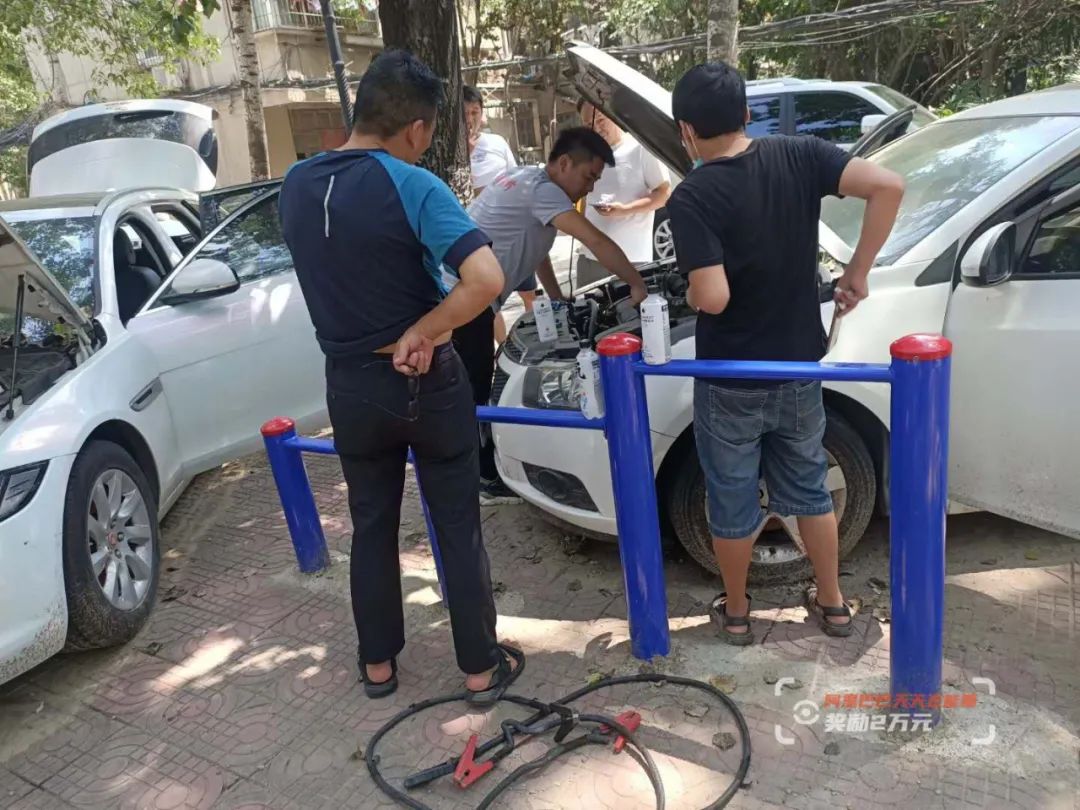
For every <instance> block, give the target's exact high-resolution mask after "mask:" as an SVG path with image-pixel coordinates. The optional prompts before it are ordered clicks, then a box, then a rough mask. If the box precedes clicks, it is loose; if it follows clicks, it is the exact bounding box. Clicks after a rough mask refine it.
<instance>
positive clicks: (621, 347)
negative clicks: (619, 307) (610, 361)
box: [596, 332, 641, 357]
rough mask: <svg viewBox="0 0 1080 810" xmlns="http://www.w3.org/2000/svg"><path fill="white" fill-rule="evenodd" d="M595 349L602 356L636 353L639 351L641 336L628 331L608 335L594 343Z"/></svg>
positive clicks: (623, 355)
mask: <svg viewBox="0 0 1080 810" xmlns="http://www.w3.org/2000/svg"><path fill="white" fill-rule="evenodd" d="M596 351H597V352H598V353H599V354H602V355H604V357H625V356H626V355H628V354H637V353H638V352H640V351H641V338H639V337H635V336H634V335H631V334H630V333H629V332H619V333H617V334H614V335H608V336H607V337H606V338H604V339H603V340H601V341H600V342H599V343H598V344H596Z"/></svg>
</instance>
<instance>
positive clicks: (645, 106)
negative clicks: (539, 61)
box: [568, 45, 690, 177]
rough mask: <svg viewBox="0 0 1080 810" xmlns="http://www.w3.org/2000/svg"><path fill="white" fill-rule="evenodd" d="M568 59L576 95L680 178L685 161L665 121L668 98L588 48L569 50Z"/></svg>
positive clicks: (671, 126) (679, 140) (678, 140)
mask: <svg viewBox="0 0 1080 810" xmlns="http://www.w3.org/2000/svg"><path fill="white" fill-rule="evenodd" d="M568 55H569V57H570V71H569V78H570V80H571V81H572V82H573V83H574V87H575V88H576V89H577V91H578V92H579V93H580V94H581V96H582V97H583V98H584V99H586V100H587V101H589V102H590V103H592V104H593V105H594V106H595V107H597V109H599V110H600V111H601V112H603V113H604V115H606V116H607V117H608V118H610V119H611V120H612V121H614V122H615V123H617V124H618V125H619V126H620V127H622V128H623V129H624V130H626V131H627V132H629V133H631V134H632V135H633V136H634V137H635V138H637V139H638V141H640V142H641V144H642V146H644V147H645V148H646V149H648V150H649V151H650V152H652V153H653V154H654V155H656V157H658V158H659V159H660V160H662V161H664V163H666V164H667V165H668V167H669V168H670V169H671V170H672V171H673V172H675V173H676V174H678V175H679V176H681V177H685V176H686V173H687V172H688V171H690V158H689V156H688V155H687V154H686V150H685V149H684V148H683V145H682V136H681V135H680V134H679V128H678V127H677V126H676V125H675V121H674V120H673V119H672V117H671V93H669V92H668V91H667V90H665V89H664V88H663V87H661V86H660V85H659V84H657V83H656V82H654V81H653V80H652V79H649V78H647V77H646V76H643V75H641V74H640V73H638V72H637V71H636V70H634V69H633V68H632V67H630V66H629V65H626V64H623V63H622V62H620V61H619V60H618V59H616V58H615V57H614V56H610V55H609V54H606V53H604V52H603V51H601V50H598V49H596V48H593V47H592V46H590V45H573V46H571V47H570V48H569V49H568Z"/></svg>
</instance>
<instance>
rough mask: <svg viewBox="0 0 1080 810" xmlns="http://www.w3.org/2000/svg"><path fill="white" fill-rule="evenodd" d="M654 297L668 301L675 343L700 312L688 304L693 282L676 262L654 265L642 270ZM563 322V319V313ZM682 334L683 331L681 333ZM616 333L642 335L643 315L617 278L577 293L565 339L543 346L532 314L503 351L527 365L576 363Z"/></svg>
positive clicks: (524, 318) (569, 310)
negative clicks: (584, 345) (585, 350)
mask: <svg viewBox="0 0 1080 810" xmlns="http://www.w3.org/2000/svg"><path fill="white" fill-rule="evenodd" d="M639 270H640V272H641V276H642V278H644V279H645V283H646V285H647V286H648V288H649V292H650V293H659V294H660V295H662V296H664V298H665V300H667V302H668V317H669V318H670V321H671V329H672V333H673V334H672V339H673V340H675V331H676V328H677V327H680V326H683V324H691V323H693V322H695V320H696V317H697V316H696V313H695V312H694V311H693V310H692V309H690V307H689V305H688V304H687V303H686V291H687V288H688V287H689V282H688V281H687V279H686V276H685V274H683V273H681V272H680V271H679V269H678V267H677V265H676V262H675V259H666V260H663V261H658V262H651V263H650V264H646V265H643V266H642V267H640V268H639ZM559 317H560V318H561V317H562V315H559ZM679 331H682V330H679ZM615 332H629V333H631V334H637V335H640V334H641V316H640V314H639V313H638V310H637V307H635V306H634V303H633V301H631V299H630V287H629V285H628V284H626V283H625V282H623V281H621V280H620V279H617V278H612V279H608V280H607V281H602V282H597V283H596V284H591V285H589V286H588V287H585V288H583V290H581V291H580V292H575V296H574V301H573V303H572V304H570V305H569V306H567V307H566V308H565V327H563V325H562V324H560V335H559V339H558V340H557V341H555V342H554V343H542V342H541V341H540V337H539V334H538V332H537V329H536V319H535V318H534V317H533V315H532V313H528V312H527V313H525V314H524V315H522V316H521V318H519V319H518V321H517V323H515V324H514V327H513V328H512V329H511V330H510V334H509V335H508V336H507V338H506V342H505V343H503V346H502V351H503V352H504V353H505V354H506V355H507V357H508V358H509V359H510V360H513V361H514V362H516V363H520V364H522V365H526V366H533V365H539V364H540V363H545V362H550V361H552V360H573V359H574V358H575V357H577V353H578V350H579V349H580V347H581V341H583V340H587V341H589V343H590V345H593V346H595V345H596V343H597V342H598V341H600V340H601V339H603V338H604V337H605V336H606V335H609V334H612V333H615Z"/></svg>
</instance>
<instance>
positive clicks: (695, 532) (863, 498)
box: [666, 410, 877, 585]
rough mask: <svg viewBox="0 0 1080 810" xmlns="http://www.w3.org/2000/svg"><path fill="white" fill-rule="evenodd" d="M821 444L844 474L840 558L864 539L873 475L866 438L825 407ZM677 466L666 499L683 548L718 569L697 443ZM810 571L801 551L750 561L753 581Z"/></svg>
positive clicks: (792, 578) (804, 575)
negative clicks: (771, 560)
mask: <svg viewBox="0 0 1080 810" xmlns="http://www.w3.org/2000/svg"><path fill="white" fill-rule="evenodd" d="M827 414H828V425H827V427H826V429H825V440H824V444H825V449H826V450H827V451H828V452H829V453H830V454H831V455H832V456H833V458H834V459H835V460H836V462H837V464H838V465H839V467H840V469H841V471H842V472H843V474H844V479H845V484H846V497H845V503H844V506H843V514H842V515H841V516H840V559H843V558H844V557H846V556H847V555H848V554H850V553H851V551H852V549H854V548H855V546H856V545H857V544H858V542H859V541H860V540H861V539H862V537H863V534H864V533H865V532H866V527H867V526H868V525H869V523H870V518H871V517H872V516H873V513H874V504H875V503H876V499H877V476H876V475H875V473H874V463H873V461H872V459H871V458H870V452H869V451H868V450H867V449H866V444H865V443H864V442H863V440H862V438H860V436H859V434H858V433H856V432H855V429H854V428H852V427H851V425H850V424H849V423H848V422H847V421H846V420H845V419H844V418H843V417H841V416H839V415H837V414H836V413H834V412H832V411H828V410H827ZM678 465H679V467H678V471H677V473H676V474H675V476H674V478H673V480H672V483H671V486H670V487H669V488H668V492H667V493H666V495H667V503H668V510H669V514H670V516H671V523H672V526H673V527H674V529H675V534H676V536H677V537H678V538H679V542H680V543H682V545H683V547H684V548H685V549H686V551H687V553H688V554H689V555H690V556H691V557H693V559H694V561H695V562H697V563H698V564H699V565H701V566H702V567H703V568H705V569H706V570H708V571H711V572H712V573H714V574H719V573H720V569H719V568H718V567H717V565H716V558H715V557H714V556H713V552H712V536H711V534H710V533H709V524H708V519H707V517H706V515H705V476H704V474H703V473H702V471H701V465H700V464H699V463H698V457H697V452H696V449H695V448H694V446H693V445H692V444H690V445H686V450H685V452H684V454H683V457H682V458H681V459H679V460H678ZM812 574H813V569H812V567H811V565H810V560H809V559H807V558H806V556H805V555H800V556H799V557H798V558H796V559H792V560H785V561H783V562H776V563H761V562H757V561H755V562H754V563H752V564H751V565H750V573H749V577H748V582H749V583H750V584H751V585H776V584H782V583H790V582H799V581H802V580H806V579H809V578H810V577H811V576H812Z"/></svg>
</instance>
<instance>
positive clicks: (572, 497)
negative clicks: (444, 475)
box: [492, 355, 674, 537]
mask: <svg viewBox="0 0 1080 810" xmlns="http://www.w3.org/2000/svg"><path fill="white" fill-rule="evenodd" d="M525 370H526V367H525V366H522V365H518V364H517V363H514V362H512V361H511V360H509V359H507V358H506V357H505V355H501V356H500V357H499V365H498V370H497V372H496V375H497V381H496V391H497V392H498V399H497V402H496V404H498V405H501V406H503V407H510V408H520V407H524V405H523V400H522V393H523V384H524V379H525ZM492 433H493V434H494V437H495V447H496V454H495V461H496V464H497V465H498V468H499V474H500V475H501V476H502V479H503V481H505V482H506V485H507V486H508V487H510V489H512V490H513V491H514V492H515V493H517V494H518V495H520V496H521V497H522V498H523V499H524V500H526V501H528V502H529V503H531V504H533V505H534V506H536V507H538V508H540V509H542V510H544V511H545V512H547V513H549V514H551V515H553V516H554V517H556V518H558V519H560V520H562V521H564V522H566V523H569V524H571V525H574V526H577V527H579V528H582V529H584V530H586V531H587V532H590V533H592V534H604V535H610V536H612V537H614V536H616V535H617V534H618V531H617V529H616V526H615V497H614V494H613V492H612V488H611V467H610V464H609V462H608V446H607V439H606V438H605V437H604V434H603V432H602V431H599V430H573V429H567V428H547V427H534V426H524V425H492ZM673 441H674V440H673V439H672V438H670V437H668V436H664V435H661V434H658V433H656V432H653V434H652V449H653V464H654V468H655V467H656V466H658V464H659V460H660V459H662V458H663V456H664V454H666V453H667V451H668V449H669V448H670V447H671V445H672V443H673Z"/></svg>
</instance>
